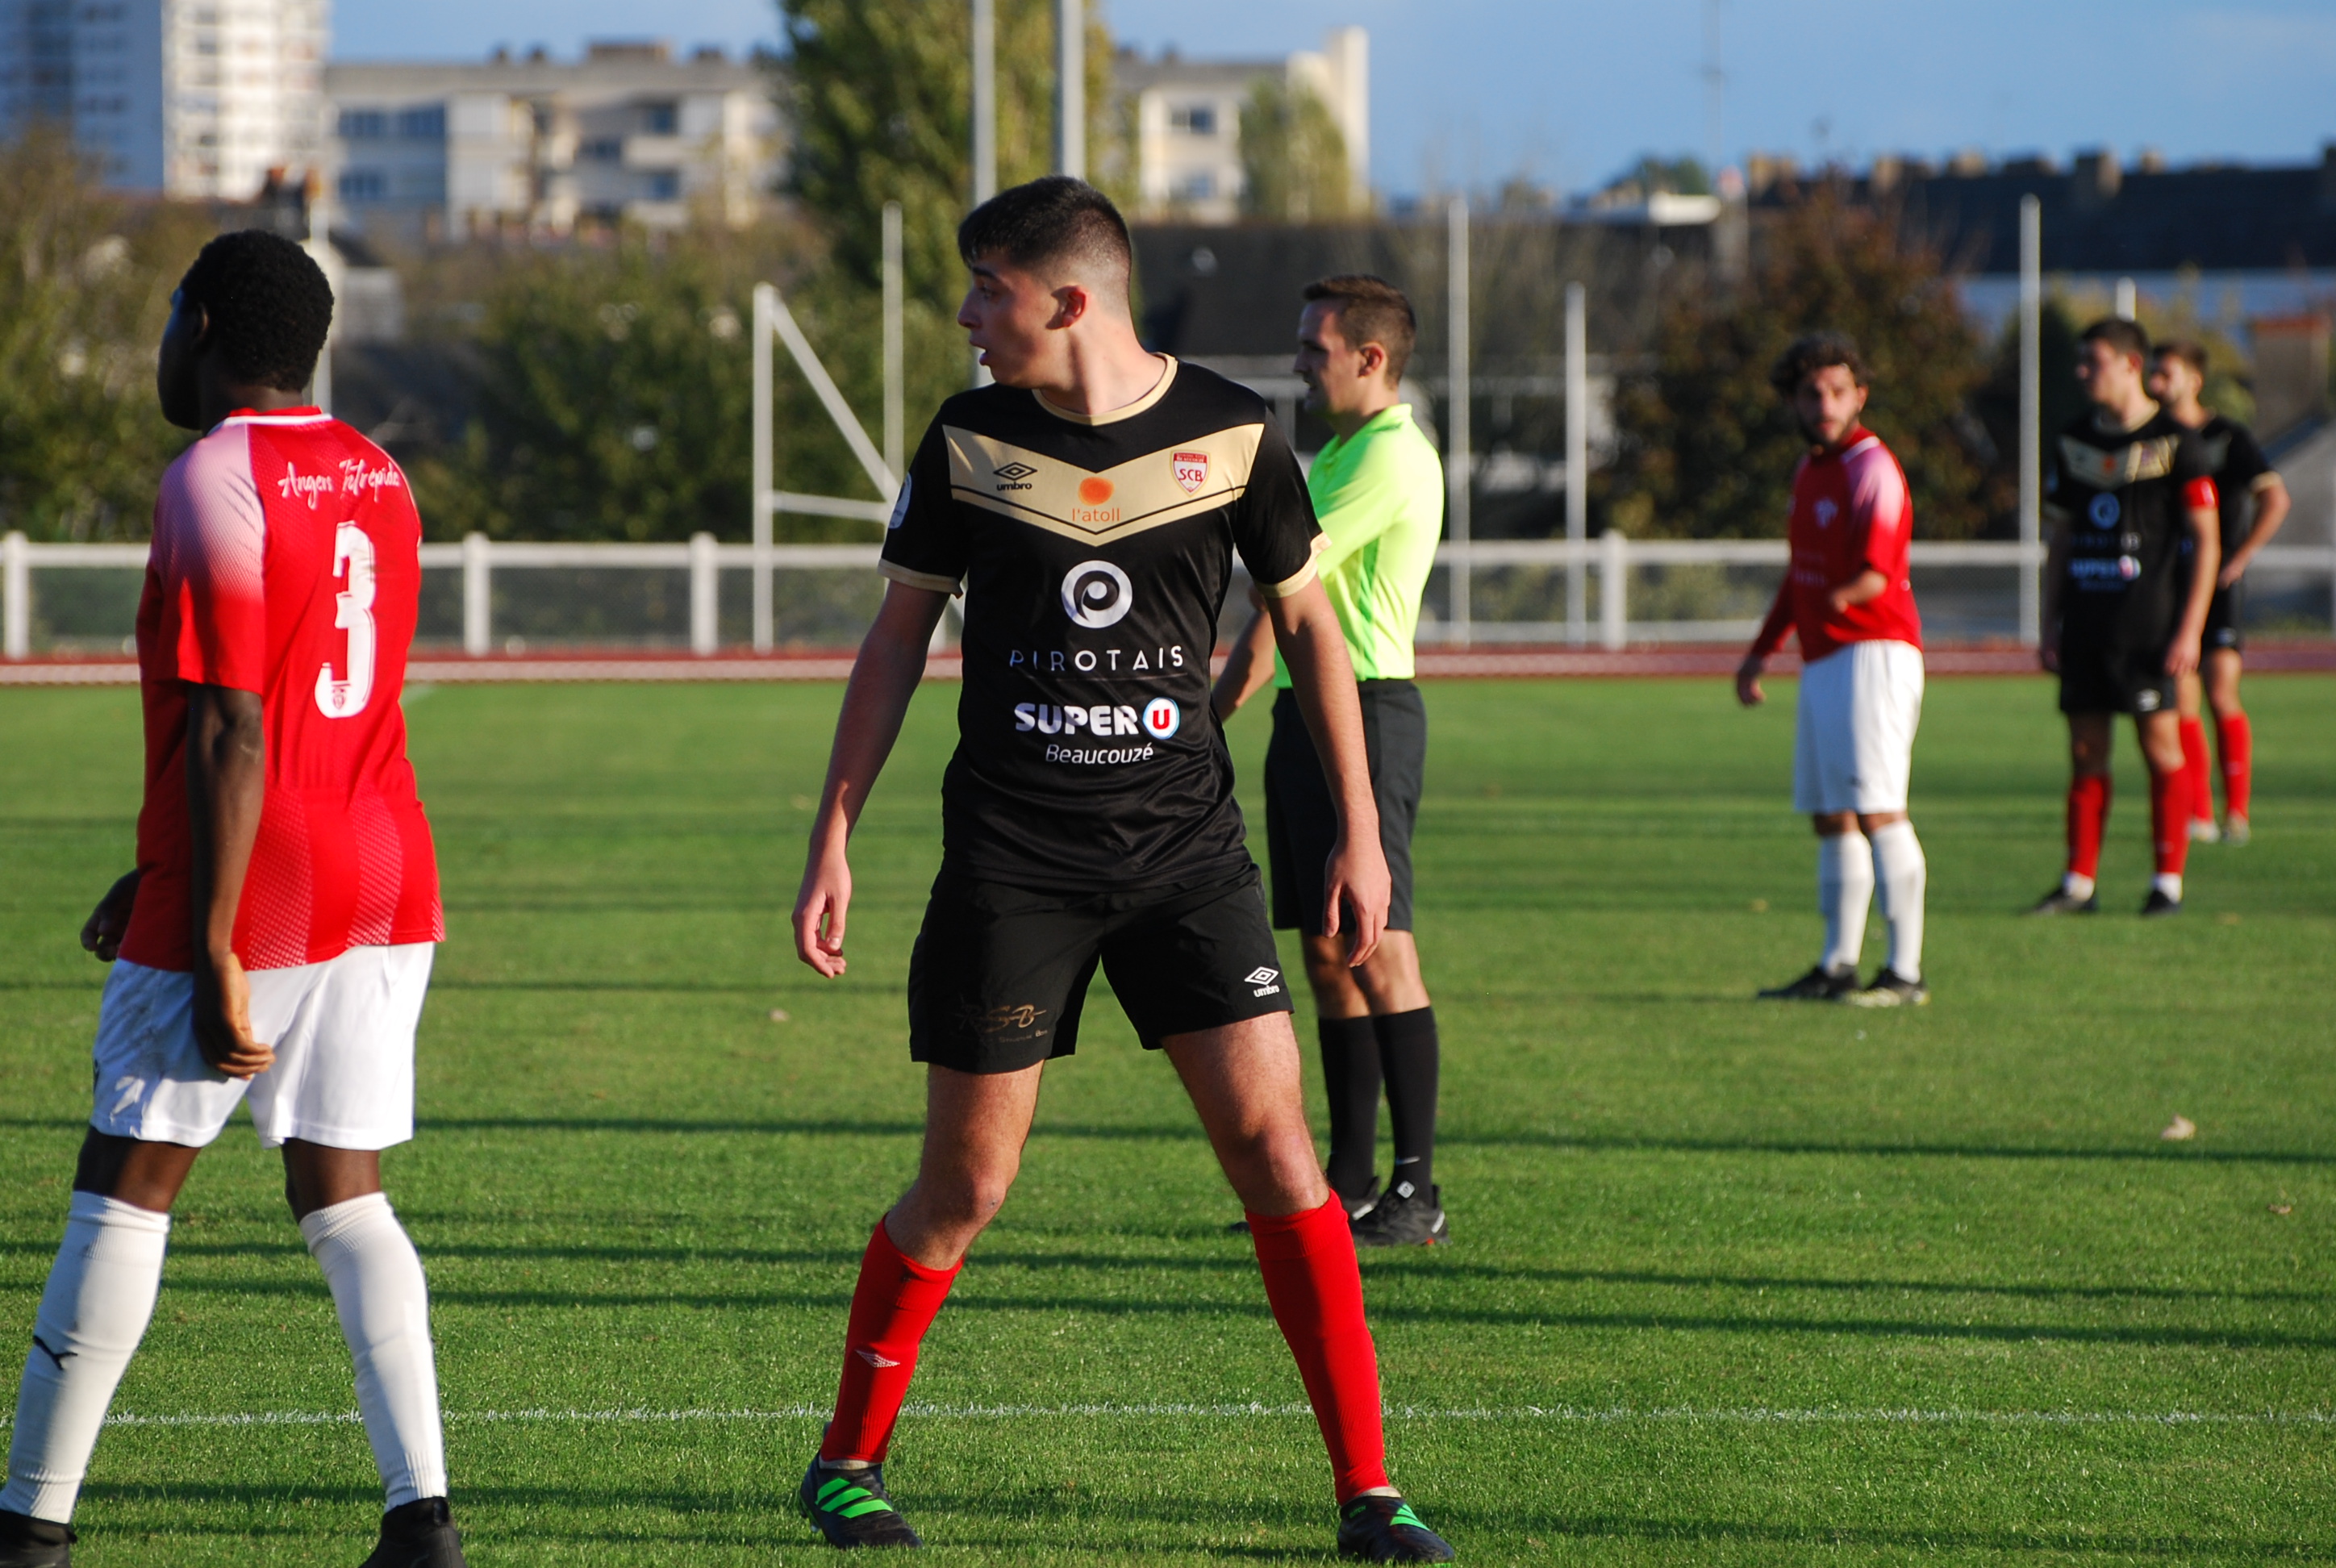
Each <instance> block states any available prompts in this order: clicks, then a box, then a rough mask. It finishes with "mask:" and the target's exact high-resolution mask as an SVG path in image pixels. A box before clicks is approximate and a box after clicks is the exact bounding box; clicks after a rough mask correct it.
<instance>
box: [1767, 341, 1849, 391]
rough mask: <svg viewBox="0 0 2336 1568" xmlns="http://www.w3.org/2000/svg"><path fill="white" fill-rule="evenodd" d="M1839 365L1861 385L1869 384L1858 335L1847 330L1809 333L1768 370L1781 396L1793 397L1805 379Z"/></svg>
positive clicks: (1793, 342)
mask: <svg viewBox="0 0 2336 1568" xmlns="http://www.w3.org/2000/svg"><path fill="white" fill-rule="evenodd" d="M1833 365H1840V366H1841V367H1842V368H1844V370H1846V371H1848V372H1849V378H1850V379H1851V380H1852V381H1854V382H1855V383H1857V385H1860V386H1864V385H1868V382H1867V377H1866V373H1865V358H1864V355H1861V354H1859V353H1858V352H1857V340H1856V339H1855V338H1853V337H1852V336H1850V335H1849V334H1848V333H1846V332H1811V333H1805V334H1803V335H1802V336H1799V337H1796V338H1795V339H1793V341H1792V342H1791V343H1790V344H1789V345H1787V346H1786V349H1785V352H1784V353H1782V354H1780V355H1777V356H1776V364H1775V365H1773V366H1771V367H1770V369H1769V371H1768V385H1771V386H1773V387H1775V388H1776V395H1777V396H1779V397H1790V396H1792V395H1793V394H1795V393H1796V392H1798V391H1800V389H1801V383H1802V382H1804V381H1806V380H1807V379H1808V378H1809V377H1810V376H1812V375H1815V374H1816V373H1817V372H1818V371H1820V370H1825V369H1828V368H1830V367H1831V366H1833Z"/></svg>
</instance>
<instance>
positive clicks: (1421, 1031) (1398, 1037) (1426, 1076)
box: [1371, 1008, 1441, 1196]
mask: <svg viewBox="0 0 2336 1568" xmlns="http://www.w3.org/2000/svg"><path fill="white" fill-rule="evenodd" d="M1371 1024H1372V1027H1373V1028H1374V1030H1375V1031H1376V1032H1377V1035H1378V1045H1379V1067H1380V1070H1381V1071H1382V1072H1384V1073H1385V1074H1386V1075H1387V1112H1388V1115H1389V1119H1391V1120H1392V1121H1393V1122H1394V1123H1395V1174H1393V1175H1391V1176H1389V1177H1388V1178H1387V1190H1388V1191H1390V1192H1392V1191H1394V1190H1395V1189H1397V1188H1398V1187H1400V1186H1402V1185H1403V1183H1406V1182H1409V1183H1411V1184H1412V1186H1413V1187H1414V1188H1416V1190H1417V1191H1418V1192H1419V1193H1421V1195H1422V1196H1425V1195H1426V1193H1427V1191H1428V1189H1429V1188H1430V1187H1431V1186H1433V1185H1434V1184H1435V1182H1436V1064H1437V1060H1438V1058H1439V1057H1440V1055H1441V1052H1440V1049H1439V1047H1437V1044H1436V1009H1435V1008H1419V1009H1417V1010H1416V1011H1415V1012H1408V1013H1386V1014H1382V1015H1381V1016H1379V1017H1378V1018H1373V1019H1372V1020H1371Z"/></svg>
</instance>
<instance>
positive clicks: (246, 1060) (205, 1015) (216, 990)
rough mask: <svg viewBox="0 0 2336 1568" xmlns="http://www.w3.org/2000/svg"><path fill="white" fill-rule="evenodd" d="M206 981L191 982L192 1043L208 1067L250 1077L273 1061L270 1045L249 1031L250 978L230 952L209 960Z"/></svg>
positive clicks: (232, 1075) (274, 1054) (242, 1076)
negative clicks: (193, 1036) (193, 1011)
mask: <svg viewBox="0 0 2336 1568" xmlns="http://www.w3.org/2000/svg"><path fill="white" fill-rule="evenodd" d="M194 1024H195V1046H196V1048H198V1049H199V1050H200V1051H201V1052H202V1053H203V1060H205V1061H207V1062H209V1064H210V1065H211V1066H212V1069H213V1070H214V1071H217V1072H221V1073H225V1074H226V1075H227V1076H229V1077H230V1078H252V1077H257V1076H259V1075H260V1074H262V1073H264V1072H266V1071H267V1070H268V1068H269V1067H272V1066H275V1065H276V1051H275V1048H274V1047H270V1046H266V1045H262V1044H261V1043H260V1042H259V1040H258V1038H256V1037H254V1036H253V1035H252V1032H251V981H250V980H249V979H248V978H246V976H245V975H244V972H243V961H242V960H241V959H238V958H237V957H236V956H235V955H234V954H233V953H226V954H223V955H221V956H220V957H219V959H215V960H213V962H212V965H211V973H210V976H209V984H205V983H202V981H200V980H198V982H197V984H196V986H195V1018H194Z"/></svg>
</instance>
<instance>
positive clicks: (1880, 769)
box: [1793, 641, 1922, 816]
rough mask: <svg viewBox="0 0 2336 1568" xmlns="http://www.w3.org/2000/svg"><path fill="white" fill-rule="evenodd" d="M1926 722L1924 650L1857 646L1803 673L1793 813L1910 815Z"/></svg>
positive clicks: (1908, 646) (1883, 644) (1893, 645)
mask: <svg viewBox="0 0 2336 1568" xmlns="http://www.w3.org/2000/svg"><path fill="white" fill-rule="evenodd" d="M1921 724H1922V649H1921V648H1916V647H1915V646H1914V645H1913V644H1912V643H1904V642H1880V641H1877V642H1854V643H1851V644H1850V645H1849V646H1848V647H1846V648H1835V650H1834V651H1833V652H1831V653H1829V654H1827V655H1825V657H1823V658H1821V659H1818V660H1817V661H1816V662H1815V663H1814V664H1811V665H1808V666H1806V667H1803V669H1802V671H1801V707H1800V716H1799V721H1798V723H1797V724H1796V726H1795V735H1794V744H1793V809H1794V810H1795V811H1796V812H1802V813H1806V814H1808V815H1811V816H1815V815H1818V814H1820V813H1834V812H1860V813H1871V812H1903V811H1904V810H1905V809H1906V785H1907V781H1908V779H1909V778H1910V777H1911V776H1912V774H1913V767H1914V731H1915V729H1916V728H1917V727H1918V726H1921Z"/></svg>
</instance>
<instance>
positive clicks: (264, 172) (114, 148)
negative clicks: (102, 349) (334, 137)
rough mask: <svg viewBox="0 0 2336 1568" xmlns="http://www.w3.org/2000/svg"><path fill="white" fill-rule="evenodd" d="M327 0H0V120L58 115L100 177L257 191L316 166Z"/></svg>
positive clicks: (18, 125)
mask: <svg viewBox="0 0 2336 1568" xmlns="http://www.w3.org/2000/svg"><path fill="white" fill-rule="evenodd" d="M330 25H331V15H330V9H329V6H328V4H327V0H0V131H16V130H20V129H22V128H23V127H24V126H25V125H27V124H29V123H31V122H35V121H43V120H45V121H49V122H54V123H55V124H59V125H63V126H66V127H69V128H70V129H71V130H72V131H73V138H74V140H75V141H78V142H79V143H80V144H81V145H82V146H83V147H85V148H87V149H88V150H89V151H91V152H92V153H95V154H97V155H98V156H100V157H101V158H102V160H103V161H104V166H105V177H106V180H107V181H108V183H110V184H113V185H118V186H124V187H128V188H130V189H132V190H159V191H161V192H163V193H165V194H167V195H170V196H180V197H198V198H200V197H213V198H226V199H229V200H245V199H248V198H249V197H252V196H255V195H257V194H258V192H259V190H260V188H261V186H262V185H263V184H265V183H266V182H267V180H268V174H269V171H270V170H297V171H300V172H305V171H307V170H309V169H311V168H313V167H315V165H316V161H317V158H318V155H319V152H320V151H321V144H322V136H323V130H324V124H323V121H324V75H323V72H324V59H325V47H326V39H327V36H328V34H329V31H330Z"/></svg>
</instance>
